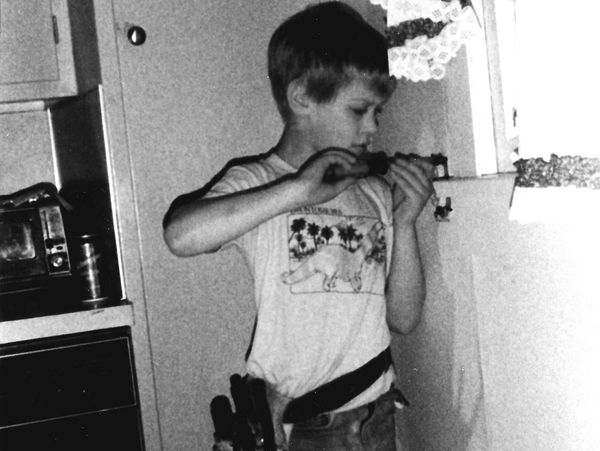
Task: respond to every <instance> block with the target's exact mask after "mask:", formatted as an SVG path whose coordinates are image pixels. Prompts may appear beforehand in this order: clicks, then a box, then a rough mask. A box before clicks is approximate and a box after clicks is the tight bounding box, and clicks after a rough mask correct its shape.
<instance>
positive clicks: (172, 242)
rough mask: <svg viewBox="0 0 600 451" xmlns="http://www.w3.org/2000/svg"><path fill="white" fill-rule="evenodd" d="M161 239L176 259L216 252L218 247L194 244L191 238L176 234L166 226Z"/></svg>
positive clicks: (171, 228) (172, 228) (173, 229)
mask: <svg viewBox="0 0 600 451" xmlns="http://www.w3.org/2000/svg"><path fill="white" fill-rule="evenodd" d="M163 238H164V241H165V243H166V245H167V248H168V249H169V251H170V252H171V253H172V254H173V255H175V256H177V257H193V256H195V255H200V254H208V253H212V252H216V251H217V250H218V249H219V247H218V246H212V247H211V246H209V245H207V244H205V243H200V242H195V241H194V240H193V238H192V237H189V236H185V235H183V234H181V233H178V232H177V231H176V230H175V228H174V227H169V226H168V225H167V226H166V227H165V228H164V230H163Z"/></svg>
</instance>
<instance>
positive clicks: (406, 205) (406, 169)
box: [389, 158, 435, 225]
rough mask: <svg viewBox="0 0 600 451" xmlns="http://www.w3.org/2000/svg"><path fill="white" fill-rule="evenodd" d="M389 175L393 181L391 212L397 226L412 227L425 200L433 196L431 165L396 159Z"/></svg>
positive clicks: (422, 161) (432, 170)
mask: <svg viewBox="0 0 600 451" xmlns="http://www.w3.org/2000/svg"><path fill="white" fill-rule="evenodd" d="M389 174H390V176H391V178H392V180H393V181H394V188H393V211H394V219H395V222H396V223H397V224H399V225H413V224H414V223H415V222H416V220H417V217H418V216H419V214H420V213H421V211H422V210H423V207H424V206H425V204H426V203H427V200H428V199H429V198H430V197H431V195H432V194H433V191H434V189H433V183H432V182H431V180H432V179H433V177H434V175H435V168H434V166H433V165H432V164H430V163H428V162H427V161H424V160H421V159H413V160H403V159H399V158H397V159H396V160H395V161H394V162H393V163H392V164H391V165H390V170H389Z"/></svg>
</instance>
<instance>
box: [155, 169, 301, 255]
mask: <svg viewBox="0 0 600 451" xmlns="http://www.w3.org/2000/svg"><path fill="white" fill-rule="evenodd" d="M292 194H293V183H292V182H291V181H290V180H283V181H281V182H280V183H275V184H272V185H265V186H262V187H258V188H255V189H251V190H246V191H240V192H237V193H233V194H228V195H224V196H220V197H211V198H199V199H195V200H192V201H190V202H189V203H187V204H184V205H182V206H180V207H179V208H177V209H176V210H175V211H173V213H172V215H171V217H170V218H169V220H168V222H167V223H166V224H165V228H164V239H165V242H166V243H167V246H168V247H169V249H170V251H171V252H172V253H173V254H175V255H177V256H179V257H189V256H193V255H198V254H202V253H205V252H212V251H215V250H217V249H218V248H219V247H221V246H222V245H223V244H225V243H227V242H229V241H231V240H233V239H235V238H237V237H239V236H241V235H243V234H244V233H246V232H247V231H249V230H252V229H253V228H254V227H256V226H257V225H259V224H261V223H262V222H264V221H266V220H268V219H269V218H272V217H274V216H276V215H278V214H280V213H282V212H283V211H285V210H286V209H290V208H292V207H293V203H292V202H293V196H292Z"/></svg>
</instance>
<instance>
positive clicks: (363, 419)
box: [289, 389, 396, 451]
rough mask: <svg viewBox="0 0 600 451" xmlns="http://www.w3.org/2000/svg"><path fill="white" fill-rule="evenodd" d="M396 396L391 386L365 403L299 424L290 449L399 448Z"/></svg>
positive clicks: (355, 450) (384, 450) (369, 450)
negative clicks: (397, 445)
mask: <svg viewBox="0 0 600 451" xmlns="http://www.w3.org/2000/svg"><path fill="white" fill-rule="evenodd" d="M395 399H396V391H395V390H394V389H391V390H390V391H388V392H387V393H385V394H384V395H382V396H380V397H379V398H378V399H376V400H375V401H373V402H371V403H369V404H366V405H364V406H360V407H357V408H355V409H351V410H347V411H345V412H338V413H331V412H328V413H322V414H320V415H317V416H316V417H313V418H310V419H308V420H306V421H303V422H301V423H296V424H294V427H293V429H292V433H291V435H290V439H289V451H396V431H395V423H394V411H395V410H396V407H395V405H394V400H395Z"/></svg>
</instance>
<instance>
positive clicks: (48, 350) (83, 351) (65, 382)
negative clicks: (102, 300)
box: [0, 333, 137, 428]
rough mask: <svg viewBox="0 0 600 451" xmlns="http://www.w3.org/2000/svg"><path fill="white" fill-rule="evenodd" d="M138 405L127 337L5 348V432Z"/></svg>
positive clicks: (1, 388)
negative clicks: (59, 419)
mask: <svg viewBox="0 0 600 451" xmlns="http://www.w3.org/2000/svg"><path fill="white" fill-rule="evenodd" d="M136 404H137V396H136V385H135V379H134V372H133V359H132V355H131V346H130V339H129V337H128V336H127V335H121V336H119V334H114V333H112V334H111V333H89V334H78V335H77V336H70V337H68V338H63V339H54V340H38V341H33V342H31V343H25V344H19V345H15V344H13V345H9V346H4V347H2V348H0V406H2V407H1V408H0V428H2V427H6V426H11V425H17V424H22V423H31V422H34V421H41V420H45V419H49V418H57V417H66V416H73V415H78V414H82V413H86V412H93V411H99V410H106V409H114V408H117V407H126V406H134V405H136Z"/></svg>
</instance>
